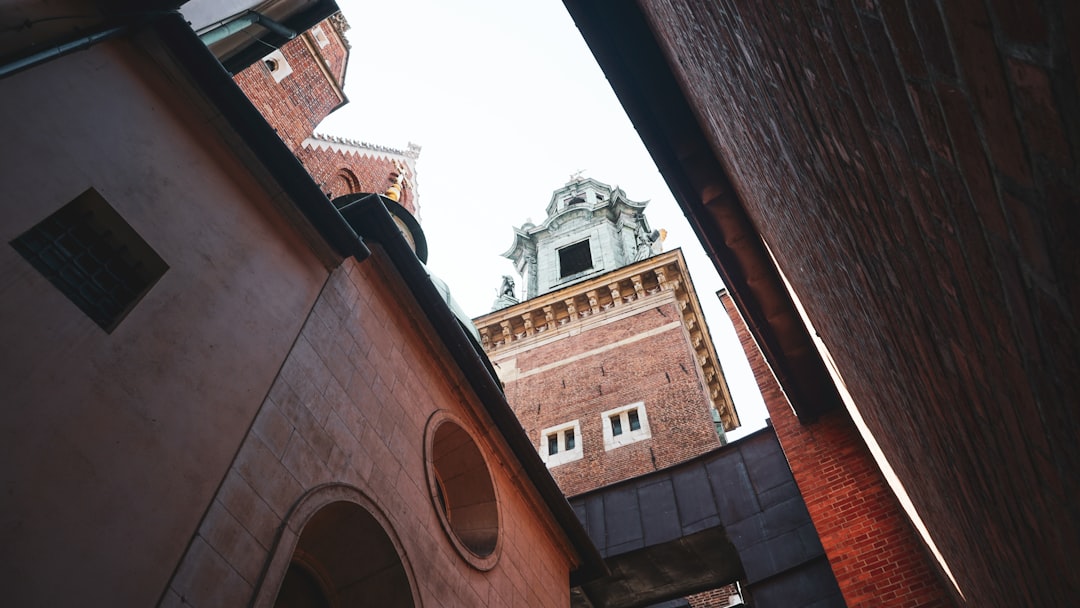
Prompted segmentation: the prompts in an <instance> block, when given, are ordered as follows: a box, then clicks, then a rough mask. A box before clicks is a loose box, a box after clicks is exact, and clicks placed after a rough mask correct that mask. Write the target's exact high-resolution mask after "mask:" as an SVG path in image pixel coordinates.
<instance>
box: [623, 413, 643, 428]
mask: <svg viewBox="0 0 1080 608" xmlns="http://www.w3.org/2000/svg"><path fill="white" fill-rule="evenodd" d="M626 415H627V417H628V418H629V419H630V430H631V431H639V430H641V420H640V419H639V418H638V413H637V410H630V411H629V412H627V413H626Z"/></svg>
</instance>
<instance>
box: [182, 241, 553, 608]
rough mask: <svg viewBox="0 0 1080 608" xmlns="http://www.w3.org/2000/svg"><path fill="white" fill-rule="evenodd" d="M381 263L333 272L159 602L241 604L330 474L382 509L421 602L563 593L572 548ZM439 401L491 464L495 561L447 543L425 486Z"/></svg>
mask: <svg viewBox="0 0 1080 608" xmlns="http://www.w3.org/2000/svg"><path fill="white" fill-rule="evenodd" d="M384 264H388V262H386V261H385V260H384V259H383V258H382V257H381V255H380V254H378V253H377V254H376V255H375V256H374V257H373V258H371V259H369V260H368V261H365V262H363V263H359V264H358V263H356V262H355V261H353V260H351V259H350V260H347V261H346V262H345V264H344V265H343V266H342V267H340V268H338V269H337V270H335V271H334V272H333V273H332V274H331V275H330V278H329V280H328V281H327V283H326V285H325V287H324V288H323V291H322V294H321V295H320V296H319V299H318V301H317V302H316V304H315V307H314V309H313V310H312V312H311V314H310V316H309V317H308V319H307V322H306V323H305V325H304V328H303V330H302V331H301V333H300V335H299V336H298V338H297V340H296V344H295V346H294V347H293V349H292V351H291V352H290V353H289V356H288V358H287V359H286V360H285V362H284V364H283V365H282V368H281V371H280V373H279V375H278V377H277V379H276V380H275V381H274V384H273V386H272V387H271V389H270V392H269V395H268V396H267V397H266V400H265V401H264V403H263V406H262V409H261V410H260V412H259V414H258V417H257V419H256V420H255V423H254V424H253V426H252V428H251V430H250V431H249V433H248V436H247V438H246V440H245V441H244V444H243V446H242V448H241V450H240V452H239V454H237V457H236V460H235V462H234V464H233V466H232V469H231V470H230V471H229V473H228V475H227V477H226V478H225V480H224V482H223V483H222V485H221V487H220V489H219V491H218V493H217V496H216V498H215V500H214V502H213V503H212V504H211V506H210V508H209V510H208V512H207V513H206V516H205V517H204V519H203V522H202V525H201V527H200V529H199V532H198V534H197V535H196V536H195V538H194V540H193V542H192V544H191V546H190V548H189V549H188V552H187V555H186V556H185V558H184V559H183V561H182V562H181V564H180V567H179V569H178V571H177V574H176V575H175V577H174V579H173V581H172V584H171V587H170V590H169V592H168V593H167V594H166V597H165V598H164V604H165V605H190V606H215V605H229V606H242V605H246V604H247V602H249V601H250V598H251V597H253V594H254V593H257V592H258V588H257V587H258V585H259V584H260V582H261V580H262V579H261V578H260V577H261V576H262V575H264V574H265V573H266V568H267V567H268V563H269V560H270V559H271V550H272V548H273V547H274V542H275V538H276V536H277V535H278V534H279V532H280V531H279V527H280V526H281V522H282V521H283V520H285V519H286V517H287V516H288V515H289V513H290V511H291V510H292V509H293V508H294V507H295V505H296V504H297V501H298V500H300V498H301V497H302V496H304V495H305V493H307V492H309V491H311V490H312V489H313V488H315V487H317V486H320V485H321V484H327V483H343V484H347V485H349V486H353V487H355V488H357V489H359V490H360V491H361V492H362V493H363V494H364V495H365V496H367V497H368V498H369V499H370V500H371V501H372V502H373V503H374V504H375V505H376V506H377V507H378V508H379V509H380V510H381V512H382V513H383V514H384V515H385V516H386V517H387V518H388V519H389V521H390V523H391V526H392V527H393V531H394V533H395V534H396V536H397V538H399V539H400V541H401V543H402V545H403V548H404V550H405V554H406V556H407V559H409V560H410V562H411V567H412V570H413V572H415V573H416V579H417V581H416V582H417V585H418V587H419V591H420V595H421V600H422V602H423V604H424V605H425V606H447V607H450V606H511V605H518V606H566V605H568V604H569V601H570V599H569V587H568V586H567V577H568V575H569V572H568V561H567V557H566V555H565V553H563V549H562V548H561V547H560V545H559V541H557V540H555V539H556V538H557V537H558V532H557V531H556V528H554V527H553V526H554V524H553V523H552V522H550V521H549V520H548V519H546V517H547V515H546V511H544V510H542V509H541V508H539V507H538V506H537V503H536V502H535V498H531V497H530V496H531V495H530V492H529V490H528V489H527V488H526V487H525V485H524V482H522V481H520V480H521V479H523V477H524V473H523V471H522V470H521V468H520V465H518V464H517V463H516V461H515V460H513V458H512V456H510V454H509V452H508V450H507V449H506V448H504V447H501V446H502V445H503V444H502V443H501V442H500V441H499V440H498V439H497V438H495V437H494V436H492V435H491V433H490V431H488V430H487V427H486V426H485V425H484V423H483V422H482V420H481V419H480V418H478V414H477V413H476V412H477V410H476V409H474V408H476V407H478V406H475V405H472V404H470V403H469V402H468V399H469V397H467V396H465V395H464V394H462V392H461V391H460V388H459V386H460V385H459V384H458V382H459V381H458V380H457V379H456V378H455V373H456V372H455V370H454V369H452V368H448V367H446V366H445V364H444V363H443V362H441V360H440V359H439V358H438V357H433V356H432V355H431V353H432V352H435V347H434V346H433V345H432V344H431V343H430V342H429V341H428V340H427V338H426V336H425V334H424V332H423V330H422V327H421V326H420V324H418V323H417V322H416V321H415V320H414V318H416V317H418V316H419V315H421V314H422V313H420V312H419V311H418V310H416V309H414V307H412V306H410V305H403V304H404V302H406V301H407V299H406V298H404V297H402V295H401V294H400V293H399V292H398V291H396V289H400V286H399V287H395V284H394V281H396V280H397V279H396V278H391V275H388V274H386V272H387V271H386V270H385V268H388V266H384ZM389 272H391V273H392V271H389ZM437 409H447V410H449V411H451V412H454V413H455V414H456V415H457V416H458V417H459V419H461V420H463V421H465V422H466V424H468V425H470V428H471V430H472V433H473V434H474V435H475V436H476V437H477V441H478V445H479V447H480V449H481V451H482V452H483V453H484V456H485V458H486V460H487V464H488V467H489V469H490V471H491V473H492V476H493V481H494V484H495V486H496V491H497V495H498V498H499V501H500V507H499V508H500V516H501V522H502V526H501V532H500V534H501V541H500V542H501V549H500V557H499V561H498V564H497V565H496V567H495V569H493V570H492V571H490V572H485V573H482V572H479V571H477V570H474V569H473V568H472V567H471V566H469V565H468V564H467V563H466V562H465V561H464V560H463V559H462V558H461V557H460V556H459V555H458V554H457V553H456V552H455V550H454V549H453V547H452V545H451V544H450V541H449V540H448V539H447V537H446V535H445V534H444V532H443V530H442V529H441V527H440V524H439V521H438V518H437V514H436V512H435V506H434V504H433V501H432V499H431V497H430V495H429V493H428V489H427V488H428V485H427V481H426V478H425V465H424V454H423V439H424V428H425V423H426V421H427V419H428V417H429V416H430V415H431V414H432V413H433V412H435V411H436V410H437ZM178 600H180V601H182V602H183V603H182V604H179V602H178Z"/></svg>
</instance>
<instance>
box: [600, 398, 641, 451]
mask: <svg viewBox="0 0 1080 608" xmlns="http://www.w3.org/2000/svg"><path fill="white" fill-rule="evenodd" d="M601 416H602V418H601V420H605V421H607V422H606V424H604V425H603V426H604V449H605V450H612V449H615V448H617V447H620V446H623V445H626V444H628V443H634V442H635V441H641V440H642V439H648V438H650V437H652V431H651V430H650V429H649V417H648V416H647V415H646V413H645V404H644V403H643V402H640V401H639V402H637V403H631V404H630V405H624V406H623V407H619V408H615V409H613V410H608V411H606V412H604V413H602V414H601Z"/></svg>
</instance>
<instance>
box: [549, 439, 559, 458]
mask: <svg viewBox="0 0 1080 608" xmlns="http://www.w3.org/2000/svg"><path fill="white" fill-rule="evenodd" d="M558 453H559V436H558V435H557V434H556V435H548V454H558Z"/></svg>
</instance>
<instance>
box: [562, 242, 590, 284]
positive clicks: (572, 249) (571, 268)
mask: <svg viewBox="0 0 1080 608" xmlns="http://www.w3.org/2000/svg"><path fill="white" fill-rule="evenodd" d="M592 267H593V265H592V250H591V249H589V241H587V240H585V241H581V242H580V243H574V244H573V245H570V246H568V247H563V248H562V249H560V250H559V278H566V277H568V276H571V275H575V274H577V273H579V272H585V271H586V270H589V269H590V268H592Z"/></svg>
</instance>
